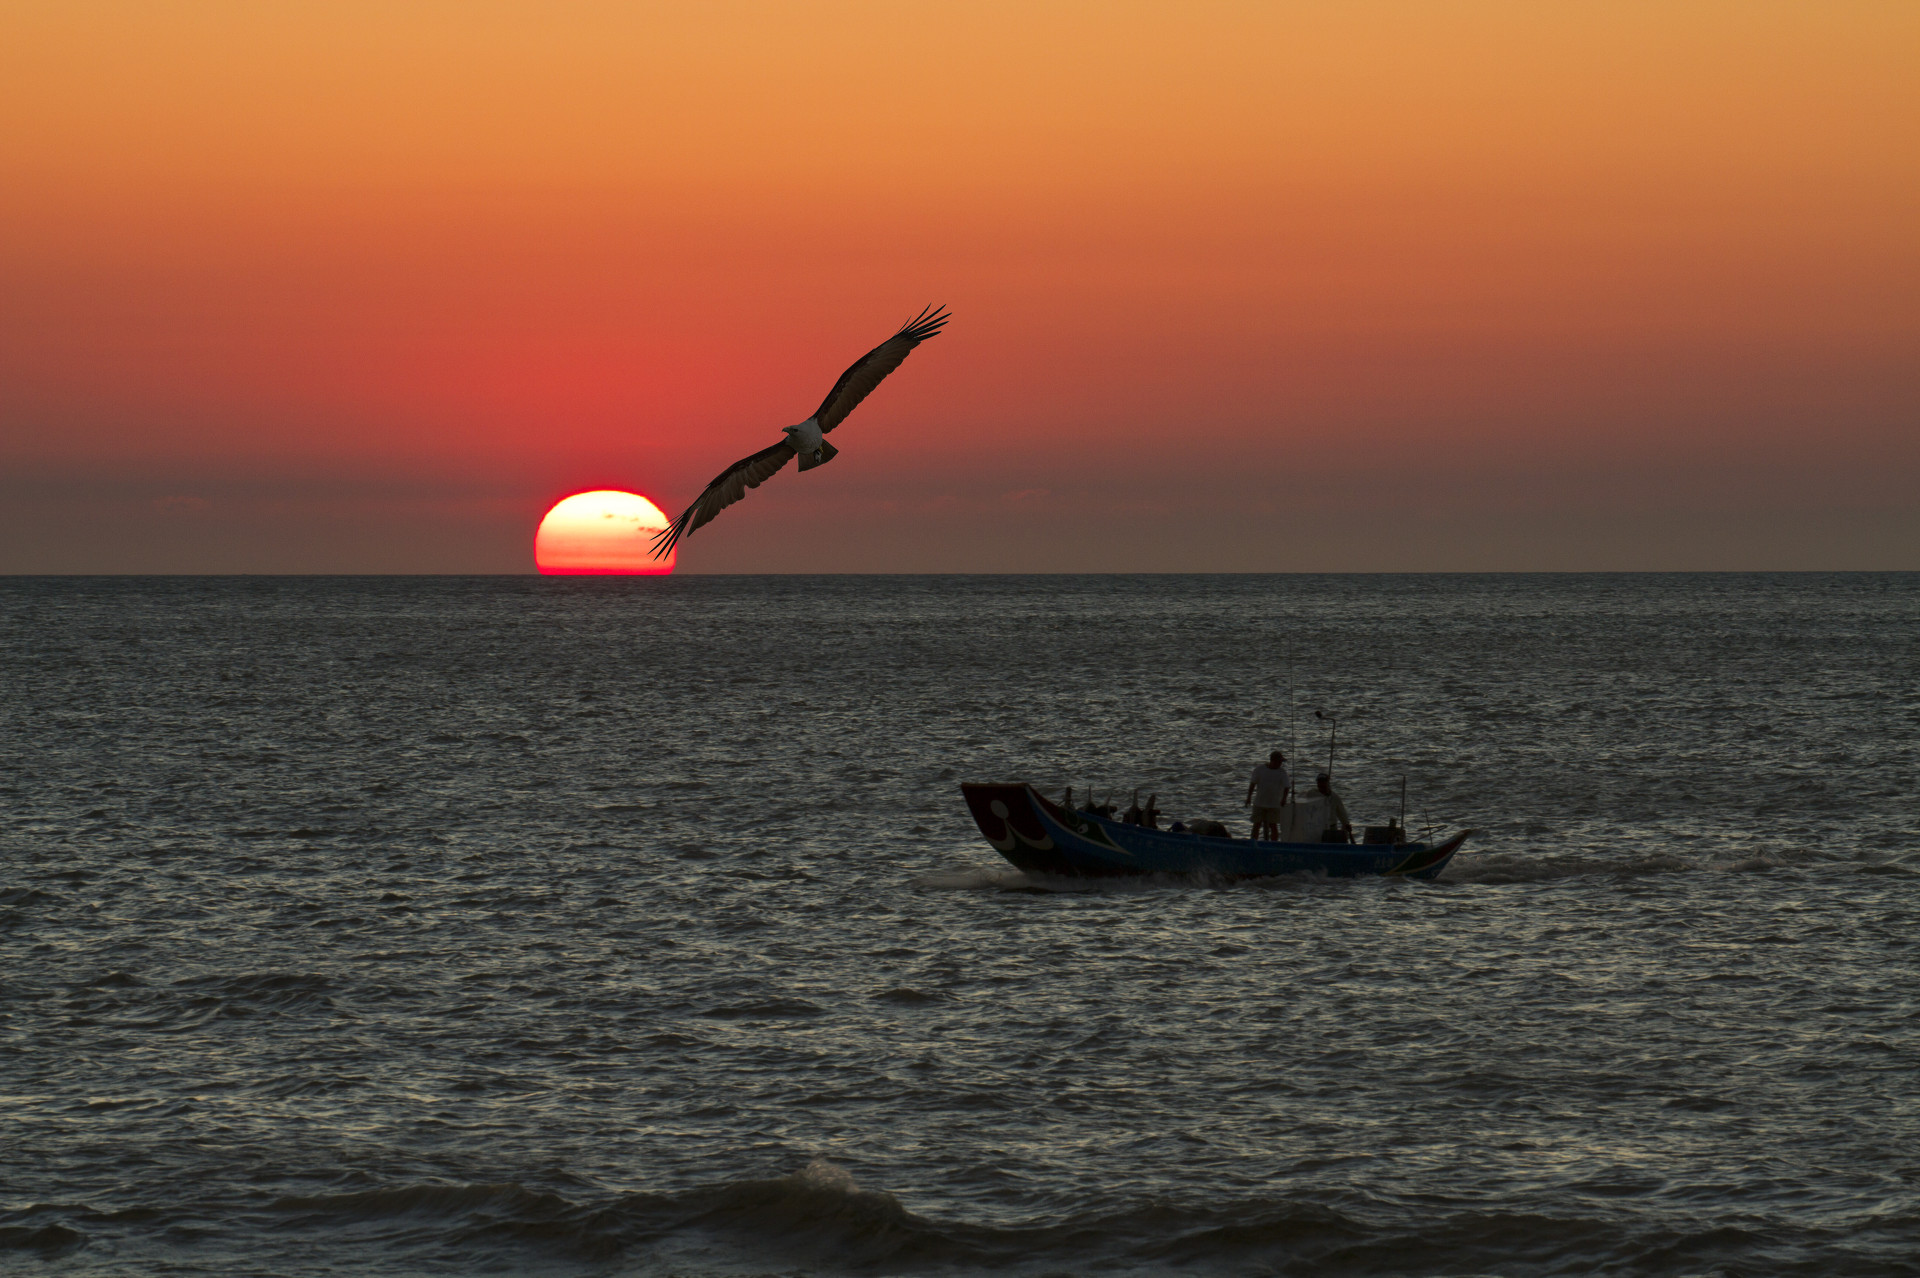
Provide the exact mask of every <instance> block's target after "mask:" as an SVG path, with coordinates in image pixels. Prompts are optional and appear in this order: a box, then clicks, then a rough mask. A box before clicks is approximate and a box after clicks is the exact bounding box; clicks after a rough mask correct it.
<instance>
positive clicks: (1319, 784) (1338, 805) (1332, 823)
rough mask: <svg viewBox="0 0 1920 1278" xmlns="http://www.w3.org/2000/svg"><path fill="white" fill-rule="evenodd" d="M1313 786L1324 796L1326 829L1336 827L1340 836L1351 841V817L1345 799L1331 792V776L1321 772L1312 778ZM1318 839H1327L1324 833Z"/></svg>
mask: <svg viewBox="0 0 1920 1278" xmlns="http://www.w3.org/2000/svg"><path fill="white" fill-rule="evenodd" d="M1313 788H1314V789H1316V790H1318V791H1320V793H1321V794H1322V795H1324V796H1325V797H1326V800H1327V829H1328V830H1329V831H1331V830H1334V829H1338V830H1339V831H1340V837H1342V838H1344V839H1345V840H1346V841H1347V842H1349V843H1351V842H1353V818H1352V817H1350V816H1348V815H1347V805H1346V801H1345V800H1343V799H1342V798H1341V797H1340V796H1339V795H1337V794H1335V793H1334V792H1333V778H1332V777H1330V776H1328V775H1327V774H1326V773H1324V772H1322V773H1321V774H1320V775H1319V776H1318V777H1316V778H1315V779H1314V783H1313ZM1320 841H1321V842H1322V843H1325V842H1326V841H1327V837H1326V835H1325V834H1322V835H1321V836H1320Z"/></svg>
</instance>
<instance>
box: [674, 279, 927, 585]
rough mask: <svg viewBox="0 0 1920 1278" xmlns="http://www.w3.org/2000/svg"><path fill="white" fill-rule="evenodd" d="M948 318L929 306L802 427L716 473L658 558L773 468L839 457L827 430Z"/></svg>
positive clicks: (869, 356)
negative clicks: (794, 460) (795, 459)
mask: <svg viewBox="0 0 1920 1278" xmlns="http://www.w3.org/2000/svg"><path fill="white" fill-rule="evenodd" d="M949 318H950V316H949V315H948V314H947V308H946V307H944V306H941V307H933V306H929V307H927V308H926V309H925V310H923V311H921V312H920V313H919V314H918V315H916V316H914V317H913V318H912V319H910V320H908V321H907V322H906V323H904V324H902V325H901V326H900V331H899V332H897V333H895V334H894V335H893V336H892V337H889V338H888V339H887V340H886V341H884V342H882V343H880V344H879V345H878V346H876V347H874V348H873V349H872V350H870V351H868V352H867V353H866V354H865V355H862V356H861V357H860V358H859V359H857V360H855V361H854V362H853V366H852V367H851V368H849V369H847V371H846V372H844V373H842V374H840V380H839V381H837V382H835V383H834V384H833V389H832V390H830V391H828V392H827V397H826V398H825V399H823V400H821V401H820V407H818V408H816V409H814V410H813V416H811V417H809V418H807V420H805V421H804V422H801V423H800V424H799V425H798V426H783V427H781V431H782V433H784V434H785V435H786V438H785V439H783V440H781V441H780V442H779V443H777V444H775V445H773V446H772V447H770V448H763V449H761V450H760V451H759V452H757V453H754V454H753V455H752V456H750V457H742V458H741V459H740V460H739V461H737V462H735V463H734V464H733V465H731V466H729V467H727V468H726V469H725V470H723V471H721V472H720V473H719V474H718V475H715V476H714V477H713V482H712V483H710V484H708V485H707V487H706V491H705V492H703V493H701V494H700V496H699V497H697V498H695V499H694V503H693V505H691V506H689V507H687V508H686V509H685V510H683V511H681V512H680V517H679V518H678V519H676V520H674V521H673V522H672V523H670V524H668V525H667V526H666V527H665V528H662V529H661V530H660V531H659V532H658V533H655V534H654V538H653V556H654V558H656V559H660V558H664V557H665V556H666V555H667V554H668V552H670V551H671V550H672V549H673V548H674V547H675V546H676V545H678V544H679V542H680V539H681V538H682V537H685V536H687V535H688V534H689V533H691V532H693V530H694V529H696V528H699V527H700V526H701V525H702V524H705V523H706V522H708V521H709V520H711V519H712V518H713V517H714V516H715V515H717V514H719V513H720V512H721V511H723V510H725V509H726V508H727V507H729V506H731V505H733V503H735V502H736V501H739V500H740V499H741V498H742V497H745V496H746V495H747V489H749V488H758V487H759V486H760V485H761V484H763V483H765V482H766V481H767V480H768V479H771V478H772V477H773V474H774V472H775V471H777V470H779V469H780V468H781V467H782V466H784V465H786V464H787V463H788V462H789V461H791V460H793V459H794V458H795V457H798V458H799V459H800V469H801V470H812V469H813V468H814V467H815V466H824V465H826V464H827V463H828V462H830V461H832V460H833V459H834V458H835V457H837V456H838V455H839V453H840V450H839V449H837V448H835V447H834V446H833V445H832V444H829V443H828V442H827V440H826V436H827V434H828V433H829V432H831V431H832V430H833V428H834V427H835V426H838V425H839V424H840V423H841V422H843V421H845V420H846V417H847V414H848V413H851V412H852V411H853V410H854V408H855V407H856V406H857V405H858V404H859V403H860V401H861V400H863V399H865V398H866V397H867V395H868V394H869V393H870V392H871V391H872V390H873V388H874V387H876V386H878V385H879V384H880V382H881V380H882V379H884V378H885V377H886V375H887V374H888V373H891V372H892V371H893V370H894V369H896V368H898V367H900V362H901V361H902V360H904V359H906V357H907V354H908V352H910V351H911V350H913V348H914V347H916V346H918V345H919V344H920V343H922V342H924V341H926V340H927V339H928V338H929V337H932V336H933V335H934V334H936V333H938V332H939V331H940V329H941V328H942V327H943V326H944V325H945V324H946V322H947V320H948V319H949Z"/></svg>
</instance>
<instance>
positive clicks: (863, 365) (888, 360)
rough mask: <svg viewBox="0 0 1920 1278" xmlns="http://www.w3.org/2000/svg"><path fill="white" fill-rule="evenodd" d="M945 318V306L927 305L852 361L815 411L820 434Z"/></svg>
mask: <svg viewBox="0 0 1920 1278" xmlns="http://www.w3.org/2000/svg"><path fill="white" fill-rule="evenodd" d="M948 318H949V316H948V315H947V308H946V307H944V306H942V307H938V308H936V307H932V306H929V307H928V308H927V309H926V310H924V311H921V312H920V313H919V314H918V315H916V316H914V317H913V318H912V319H910V320H908V321H907V322H906V323H904V324H902V325H901V326H900V331H899V332H897V333H895V334H894V335H893V336H892V337H889V338H888V339H887V340H886V341H884V342H882V343H880V344H879V345H878V346H876V347H874V348H873V349H872V350H870V351H868V352H867V353H866V354H865V355H862V356H861V357H860V358H859V359H857V360H855V361H854V362H853V367H851V368H849V369H848V370H847V371H846V372H844V373H842V374H840V380H839V381H837V382H835V383H834V384H833V389H832V390H830V391H828V392H827V397H826V398H825V399H823V400H821V401H820V407H819V408H817V409H815V410H814V413H813V420H814V421H816V422H818V423H820V433H821V434H822V435H824V434H826V433H827V432H828V431H830V430H832V429H833V428H834V427H835V426H838V425H839V424H840V423H841V422H842V421H845V420H846V416H847V414H848V413H851V412H852V411H853V410H854V408H855V407H856V406H858V404H859V403H860V401H861V400H863V399H865V398H866V397H867V394H868V392H870V391H871V390H873V388H874V387H876V386H878V385H879V384H880V383H881V381H882V380H883V379H884V378H885V377H886V375H887V374H888V373H891V372H892V371H893V370H894V369H896V368H898V367H900V361H901V360H903V359H905V358H906V357H907V353H908V352H909V351H911V350H912V349H913V348H914V347H916V346H918V345H919V344H920V343H922V342H924V341H926V340H927V339H928V338H929V337H932V336H933V335H934V334H935V333H938V332H939V331H940V329H941V327H942V326H943V325H945V324H946V322H947V320H948Z"/></svg>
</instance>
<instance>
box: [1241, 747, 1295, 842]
mask: <svg viewBox="0 0 1920 1278" xmlns="http://www.w3.org/2000/svg"><path fill="white" fill-rule="evenodd" d="M1292 789H1293V778H1292V777H1291V776H1289V775H1287V756H1286V755H1284V754H1281V753H1280V752H1279V751H1278V750H1275V751H1274V752H1273V753H1272V754H1270V755H1268V756H1267V761H1266V762H1265V763H1263V764H1261V765H1260V766H1259V767H1257V768H1255V769H1254V770H1253V779H1252V780H1251V781H1248V782H1247V799H1246V804H1244V805H1243V806H1251V807H1252V808H1253V833H1252V834H1251V835H1250V836H1248V837H1250V838H1255V839H1257V838H1259V837H1261V835H1260V832H1261V831H1262V830H1265V831H1266V837H1267V838H1269V839H1273V840H1275V841H1276V842H1277V841H1278V840H1279V838H1280V809H1281V808H1283V807H1285V806H1286V804H1287V795H1288V793H1289V792H1290V791H1292Z"/></svg>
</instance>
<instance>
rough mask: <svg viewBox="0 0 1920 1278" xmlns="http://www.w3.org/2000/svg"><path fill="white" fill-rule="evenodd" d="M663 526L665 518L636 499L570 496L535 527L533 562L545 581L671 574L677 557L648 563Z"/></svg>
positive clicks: (599, 493) (610, 494)
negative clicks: (545, 577)
mask: <svg viewBox="0 0 1920 1278" xmlns="http://www.w3.org/2000/svg"><path fill="white" fill-rule="evenodd" d="M666 526H667V517H666V515H665V514H663V513H662V512H661V510H660V508H659V507H658V506H656V505H654V504H653V503H652V502H650V501H648V500H647V499H646V498H645V497H642V496H640V495H639V494H638V493H623V492H620V491H618V490H617V489H610V488H602V489H598V490H596V491H594V492H590V493H575V494H574V495H573V496H571V497H568V498H566V499H564V500H563V501H560V502H558V503H556V504H555V505H554V507H553V509H552V510H549V511H548V512H547V514H546V518H544V519H542V520H541V521H540V531H539V532H537V533H535V534H534V536H533V561H534V563H535V564H537V565H538V566H539V568H540V571H541V572H542V573H545V574H547V575H548V576H579V575H586V574H600V575H625V576H658V575H661V574H664V573H670V572H672V571H673V563H674V559H675V558H676V555H674V554H668V555H667V557H666V558H665V559H655V558H654V557H653V534H654V533H656V532H658V531H659V530H660V529H662V528H665V527H666Z"/></svg>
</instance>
